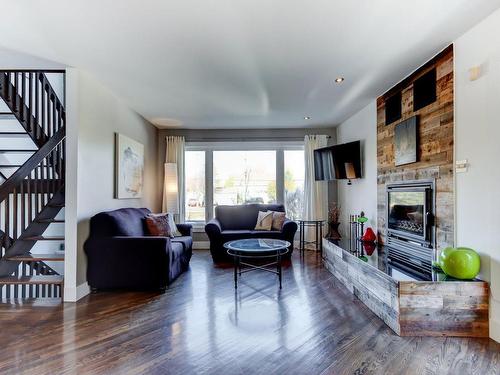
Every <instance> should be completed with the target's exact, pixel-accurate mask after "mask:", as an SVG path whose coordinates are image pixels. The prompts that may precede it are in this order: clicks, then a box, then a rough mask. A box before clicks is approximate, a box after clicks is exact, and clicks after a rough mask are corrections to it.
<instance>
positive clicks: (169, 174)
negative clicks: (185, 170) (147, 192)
mask: <svg viewBox="0 0 500 375" xmlns="http://www.w3.org/2000/svg"><path fill="white" fill-rule="evenodd" d="M164 184H165V208H166V211H167V212H168V213H169V214H172V215H174V217H175V215H178V214H179V187H178V186H179V185H178V176H177V163H165V182H164Z"/></svg>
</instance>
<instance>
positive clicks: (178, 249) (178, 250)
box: [170, 241, 184, 263]
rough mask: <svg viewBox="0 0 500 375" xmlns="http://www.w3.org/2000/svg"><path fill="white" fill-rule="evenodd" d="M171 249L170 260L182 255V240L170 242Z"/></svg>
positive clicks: (172, 260) (173, 260)
mask: <svg viewBox="0 0 500 375" xmlns="http://www.w3.org/2000/svg"><path fill="white" fill-rule="evenodd" d="M171 247H172V251H171V252H170V262H171V263H172V262H175V261H176V260H177V259H178V258H180V257H181V256H182V253H183V252H184V246H183V244H182V242H174V241H172V242H171Z"/></svg>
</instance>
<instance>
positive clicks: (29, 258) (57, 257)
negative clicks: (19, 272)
mask: <svg viewBox="0 0 500 375" xmlns="http://www.w3.org/2000/svg"><path fill="white" fill-rule="evenodd" d="M6 259H8V260H14V261H21V262H33V261H52V262H56V261H64V254H56V253H51V254H26V255H14V256H9V257H6Z"/></svg>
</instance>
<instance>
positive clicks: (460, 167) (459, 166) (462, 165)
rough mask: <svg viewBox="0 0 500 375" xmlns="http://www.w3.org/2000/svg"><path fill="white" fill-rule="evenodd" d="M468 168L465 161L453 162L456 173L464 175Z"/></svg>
mask: <svg viewBox="0 0 500 375" xmlns="http://www.w3.org/2000/svg"><path fill="white" fill-rule="evenodd" d="M468 166H469V164H468V162H467V159H464V160H457V161H456V162H455V172H456V173H465V172H467V169H468Z"/></svg>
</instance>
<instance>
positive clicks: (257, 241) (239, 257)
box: [224, 238, 290, 289]
mask: <svg viewBox="0 0 500 375" xmlns="http://www.w3.org/2000/svg"><path fill="white" fill-rule="evenodd" d="M289 246H290V242H288V241H283V240H275V239H271V238H248V239H244V240H236V241H229V242H226V243H225V244H224V247H225V248H226V249H227V253H228V254H229V255H232V256H233V258H234V287H235V288H238V276H241V274H242V273H245V272H250V271H255V270H261V271H266V272H271V273H274V274H276V275H278V280H279V282H280V289H281V256H282V255H284V254H286V253H288V247H289ZM264 258H269V259H272V258H275V259H274V260H273V261H271V262H269V263H265V264H258V265H257V264H251V263H248V261H243V260H247V259H248V260H249V259H256V260H257V259H264ZM242 266H245V267H247V268H246V269H242ZM271 266H276V270H274V269H272V268H270V267H271Z"/></svg>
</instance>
